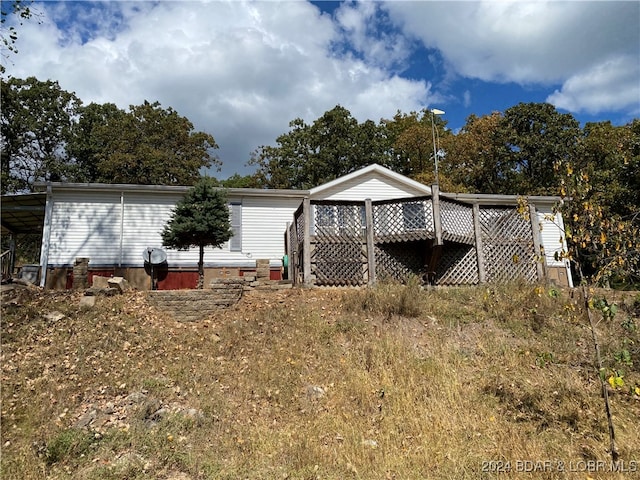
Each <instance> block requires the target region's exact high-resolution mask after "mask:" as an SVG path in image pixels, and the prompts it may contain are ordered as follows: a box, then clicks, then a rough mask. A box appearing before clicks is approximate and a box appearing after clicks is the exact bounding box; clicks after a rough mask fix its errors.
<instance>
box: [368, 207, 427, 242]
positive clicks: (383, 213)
mask: <svg viewBox="0 0 640 480" xmlns="http://www.w3.org/2000/svg"><path fill="white" fill-rule="evenodd" d="M373 225H374V226H373V231H374V238H375V241H376V242H377V243H385V242H406V241H414V240H426V239H427V238H434V230H433V205H432V203H431V199H430V197H427V198H416V199H408V200H395V201H393V202H377V203H374V204H373Z"/></svg>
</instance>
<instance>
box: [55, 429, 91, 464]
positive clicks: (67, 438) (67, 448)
mask: <svg viewBox="0 0 640 480" xmlns="http://www.w3.org/2000/svg"><path fill="white" fill-rule="evenodd" d="M94 442H95V438H94V436H93V435H92V434H90V433H88V432H86V431H82V430H78V429H73V428H70V429H66V430H63V431H61V432H60V433H58V434H57V435H55V436H54V437H53V438H52V439H51V440H49V441H48V442H46V451H45V461H46V463H47V465H53V464H54V463H58V462H62V461H65V460H70V459H73V458H78V457H80V456H84V455H85V454H86V453H87V452H88V451H89V450H90V449H91V448H92V447H95V443H94Z"/></svg>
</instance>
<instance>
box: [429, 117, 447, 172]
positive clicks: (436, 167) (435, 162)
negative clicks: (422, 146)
mask: <svg viewBox="0 0 640 480" xmlns="http://www.w3.org/2000/svg"><path fill="white" fill-rule="evenodd" d="M429 111H430V112H431V135H432V136H433V161H434V164H435V176H436V179H435V181H436V184H438V151H437V150H436V126H435V119H436V115H444V110H438V109H437V108H432V109H431V110H429ZM438 143H440V142H438ZM439 146H440V145H438V147H439Z"/></svg>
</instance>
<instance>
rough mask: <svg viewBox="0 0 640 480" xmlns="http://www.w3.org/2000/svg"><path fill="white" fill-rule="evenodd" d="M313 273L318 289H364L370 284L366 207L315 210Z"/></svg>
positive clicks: (336, 206)
mask: <svg viewBox="0 0 640 480" xmlns="http://www.w3.org/2000/svg"><path fill="white" fill-rule="evenodd" d="M313 232H314V237H315V239H314V242H313V243H312V250H311V272H312V275H314V276H315V283H316V285H348V286H351V285H362V284H363V283H366V281H367V252H366V238H365V236H364V235H365V231H364V205H362V204H345V203H331V202H324V203H318V204H315V205H314V206H313Z"/></svg>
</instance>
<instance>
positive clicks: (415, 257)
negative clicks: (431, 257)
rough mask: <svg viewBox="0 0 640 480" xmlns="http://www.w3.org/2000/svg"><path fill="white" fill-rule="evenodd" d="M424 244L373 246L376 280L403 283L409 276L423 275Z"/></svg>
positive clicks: (425, 250) (424, 261) (425, 247)
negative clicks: (388, 279)
mask: <svg viewBox="0 0 640 480" xmlns="http://www.w3.org/2000/svg"><path fill="white" fill-rule="evenodd" d="M426 253H427V244H426V242H406V243H389V244H378V245H375V258H376V278H377V279H378V280H384V279H385V278H391V279H394V280H398V281H405V280H406V279H407V278H409V276H411V275H418V276H422V275H423V274H424V273H425V263H426Z"/></svg>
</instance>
